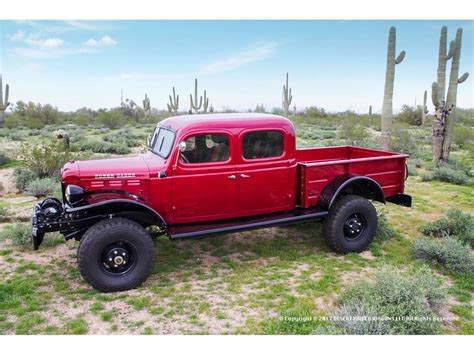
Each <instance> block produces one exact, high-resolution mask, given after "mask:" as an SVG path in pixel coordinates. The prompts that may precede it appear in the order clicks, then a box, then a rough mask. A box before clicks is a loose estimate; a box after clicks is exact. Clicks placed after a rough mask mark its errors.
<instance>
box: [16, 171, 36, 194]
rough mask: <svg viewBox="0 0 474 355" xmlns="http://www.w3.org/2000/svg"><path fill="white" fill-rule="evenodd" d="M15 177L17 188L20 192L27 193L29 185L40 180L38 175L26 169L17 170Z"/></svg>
mask: <svg viewBox="0 0 474 355" xmlns="http://www.w3.org/2000/svg"><path fill="white" fill-rule="evenodd" d="M13 175H14V176H15V185H16V188H17V189H18V190H20V191H25V190H26V187H27V186H28V184H29V183H30V182H31V181H33V180H35V179H37V178H38V175H37V174H35V173H34V172H32V171H31V170H30V169H25V168H16V169H15V170H14V172H13Z"/></svg>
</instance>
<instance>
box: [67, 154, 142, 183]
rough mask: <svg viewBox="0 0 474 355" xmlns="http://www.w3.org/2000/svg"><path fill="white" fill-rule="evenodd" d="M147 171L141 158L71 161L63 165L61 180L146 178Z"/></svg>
mask: <svg viewBox="0 0 474 355" xmlns="http://www.w3.org/2000/svg"><path fill="white" fill-rule="evenodd" d="M148 177H149V169H148V165H147V164H146V162H145V160H144V159H143V157H142V156H140V155H138V156H130V157H123V158H122V157H120V158H109V159H96V160H82V161H74V160H71V161H69V162H68V163H66V165H64V168H63V171H62V178H63V180H66V179H67V180H70V181H71V180H75V178H76V179H79V178H80V179H117V178H119V179H120V178H148Z"/></svg>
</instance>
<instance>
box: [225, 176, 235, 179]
mask: <svg viewBox="0 0 474 355" xmlns="http://www.w3.org/2000/svg"><path fill="white" fill-rule="evenodd" d="M235 178H236V176H235V175H229V176H227V179H235Z"/></svg>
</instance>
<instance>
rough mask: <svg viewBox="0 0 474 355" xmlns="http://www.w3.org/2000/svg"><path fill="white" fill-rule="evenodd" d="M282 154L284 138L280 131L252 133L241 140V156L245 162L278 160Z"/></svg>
mask: <svg viewBox="0 0 474 355" xmlns="http://www.w3.org/2000/svg"><path fill="white" fill-rule="evenodd" d="M283 153H284V136H283V132H281V131H274V130H268V131H252V132H247V133H245V134H244V136H243V139H242V156H243V158H244V159H246V160H254V159H268V158H278V157H281V156H282V155H283Z"/></svg>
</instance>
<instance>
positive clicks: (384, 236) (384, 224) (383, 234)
mask: <svg viewBox="0 0 474 355" xmlns="http://www.w3.org/2000/svg"><path fill="white" fill-rule="evenodd" d="M396 235H397V232H395V229H393V227H392V226H391V225H390V224H389V223H388V221H387V217H386V216H385V214H384V213H379V214H378V223H377V232H376V233H375V240H378V241H384V240H388V239H392V238H393V237H395V236H396Z"/></svg>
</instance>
